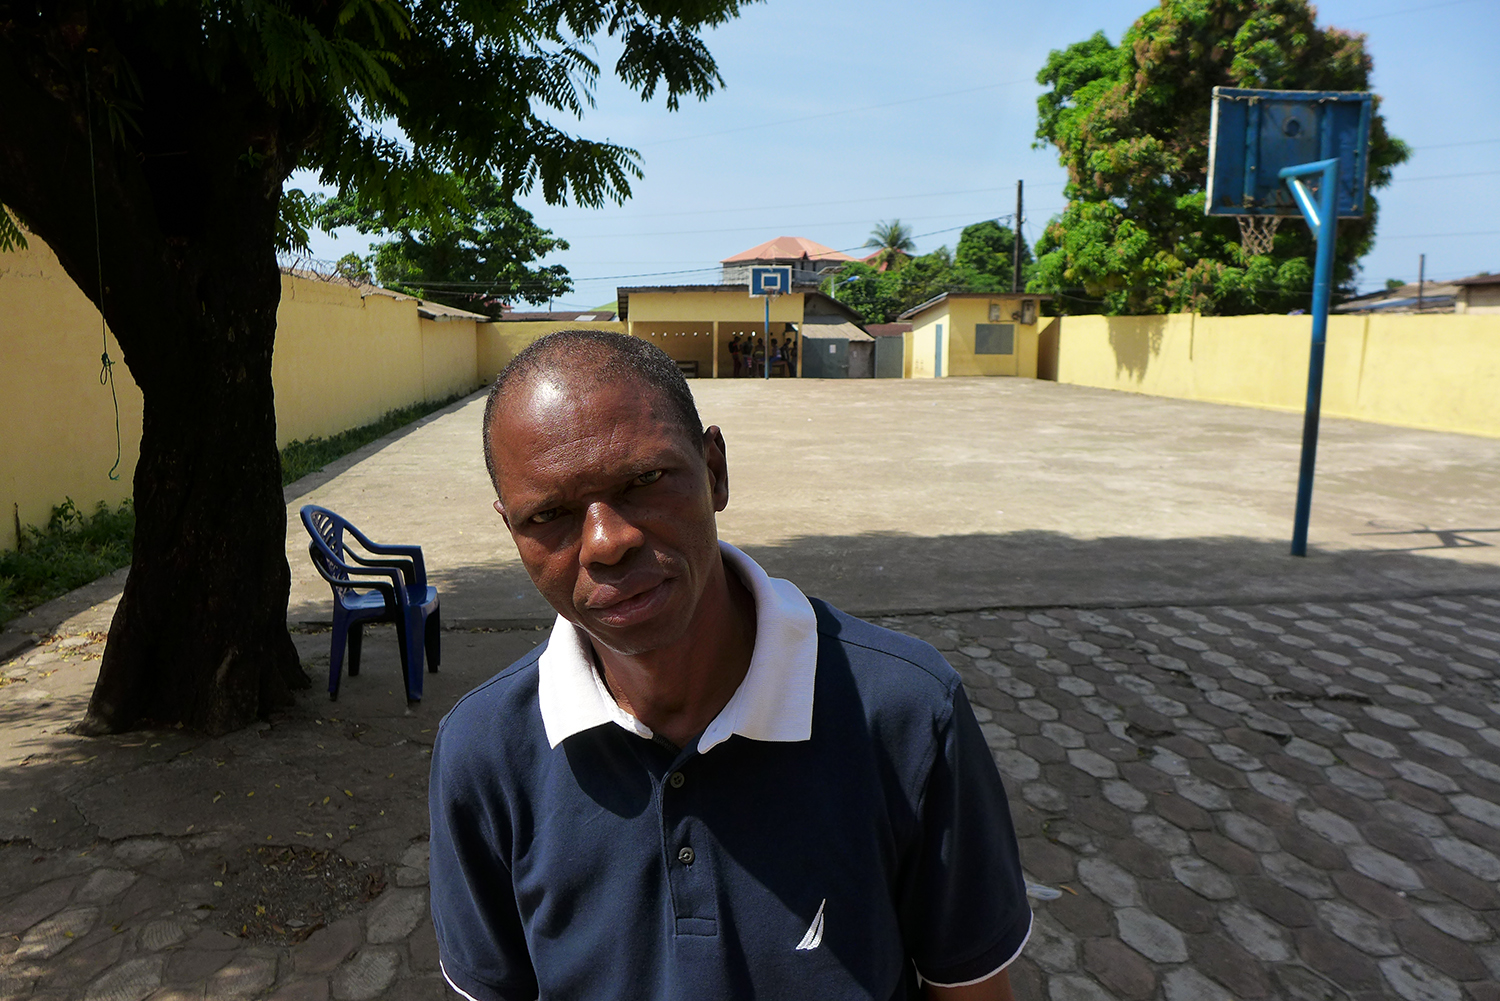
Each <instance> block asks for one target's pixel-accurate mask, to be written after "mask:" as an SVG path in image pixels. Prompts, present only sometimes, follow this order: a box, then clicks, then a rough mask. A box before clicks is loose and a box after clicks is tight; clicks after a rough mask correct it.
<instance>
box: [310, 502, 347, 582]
mask: <svg viewBox="0 0 1500 1001" xmlns="http://www.w3.org/2000/svg"><path fill="white" fill-rule="evenodd" d="M348 524H349V523H348V522H347V521H346V520H344V519H343V518H341V517H339V516H338V515H337V514H335V513H334V512H332V511H330V510H328V509H327V508H326V507H318V506H317V505H316V504H308V505H305V506H304V507H303V508H302V527H303V528H305V529H307V534H308V535H309V536H311V537H312V542H313V544H312V545H311V546H310V547H308V552H309V554H310V555H311V556H312V558H313V560H314V561H315V562H316V563H317V564H318V565H319V566H320V567H322V568H323V570H324V571H325V572H326V573H327V575H328V576H329V577H332V578H334V579H336V580H348V579H349V574H348V573H347V572H346V571H345V570H344V528H345V526H347V525H348ZM334 586H335V587H337V586H338V585H334Z"/></svg>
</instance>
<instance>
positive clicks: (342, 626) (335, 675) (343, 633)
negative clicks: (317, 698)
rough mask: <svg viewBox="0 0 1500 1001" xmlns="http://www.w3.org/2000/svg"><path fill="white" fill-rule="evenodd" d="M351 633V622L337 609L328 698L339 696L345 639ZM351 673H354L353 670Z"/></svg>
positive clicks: (334, 614)
mask: <svg viewBox="0 0 1500 1001" xmlns="http://www.w3.org/2000/svg"><path fill="white" fill-rule="evenodd" d="M348 634H349V624H348V623H347V622H346V621H345V620H344V617H343V616H342V615H340V614H339V613H338V611H337V610H335V611H334V613H333V642H332V644H331V646H330V647H329V650H328V698H329V700H330V701H337V700H338V697H339V675H340V673H341V671H342V669H343V666H344V641H345V639H346V638H347V637H348ZM349 673H351V674H353V673H354V672H353V671H350V672H349Z"/></svg>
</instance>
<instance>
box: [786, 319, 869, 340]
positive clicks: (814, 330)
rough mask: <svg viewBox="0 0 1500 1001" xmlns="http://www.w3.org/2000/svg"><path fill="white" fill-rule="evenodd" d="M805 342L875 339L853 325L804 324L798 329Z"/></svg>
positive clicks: (842, 323) (846, 323)
mask: <svg viewBox="0 0 1500 1001" xmlns="http://www.w3.org/2000/svg"><path fill="white" fill-rule="evenodd" d="M798 332H799V333H801V334H802V338H803V340H818V341H873V340H874V339H875V338H873V337H871V336H870V335H869V334H867V333H865V332H864V331H863V330H860V329H859V328H858V327H856V326H855V325H854V324H852V323H848V322H841V323H804V324H802V326H801V327H799V328H798Z"/></svg>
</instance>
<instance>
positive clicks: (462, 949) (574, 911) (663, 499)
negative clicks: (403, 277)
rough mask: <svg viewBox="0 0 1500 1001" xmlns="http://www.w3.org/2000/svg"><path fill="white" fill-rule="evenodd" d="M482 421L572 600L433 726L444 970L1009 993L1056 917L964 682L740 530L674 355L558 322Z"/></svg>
mask: <svg viewBox="0 0 1500 1001" xmlns="http://www.w3.org/2000/svg"><path fill="white" fill-rule="evenodd" d="M484 431H485V458H486V461H487V463H488V465H489V470H490V474H491V478H492V480H493V482H494V484H495V488H496V493H497V495H498V499H497V500H496V501H495V509H496V510H497V511H498V512H499V513H500V515H501V517H502V518H503V519H504V521H505V525H506V527H507V528H508V529H509V530H510V533H511V537H512V539H514V541H515V544H516V547H517V549H518V551H519V553H520V556H521V559H522V561H523V563H524V564H525V565H526V569H527V571H528V572H529V573H530V574H531V578H532V580H533V581H534V582H535V584H536V586H537V588H538V589H539V590H540V591H541V593H542V595H543V596H544V597H546V599H547V601H548V602H549V603H550V604H551V605H552V607H553V608H555V609H556V610H557V613H558V618H557V623H556V625H555V626H554V627H553V630H552V634H551V637H550V639H549V640H548V642H547V644H546V645H545V647H543V648H539V649H538V650H536V651H533V652H532V653H531V654H529V655H527V656H526V657H523V658H522V659H521V660H519V661H517V662H516V663H515V664H512V665H511V666H510V667H508V668H506V669H505V670H504V671H502V672H501V673H500V674H498V675H496V676H495V677H494V678H493V679H492V680H490V681H489V682H487V683H486V684H484V685H482V686H480V687H479V688H477V689H475V690H474V691H473V692H471V693H470V694H469V695H467V696H466V697H465V698H464V699H463V700H462V701H460V702H459V704H458V705H457V706H455V707H454V709H453V711H452V712H451V713H449V715H448V716H447V718H446V719H445V720H444V721H443V723H442V725H441V727H440V728H439V732H438V737H437V740H436V743H435V744H434V746H433V756H432V783H431V790H430V807H431V817H432V842H431V857H432V865H431V873H432V909H433V920H434V924H435V926H436V929H437V935H438V944H439V953H440V956H441V960H442V966H443V971H444V974H445V975H446V976H447V978H448V980H449V982H450V983H451V984H452V985H453V986H454V987H455V988H456V989H458V990H459V991H460V992H461V993H463V994H464V995H465V996H467V997H471V998H476V999H479V1001H495V999H507V1001H508V999H527V1001H531V999H534V998H537V997H541V998H559V999H572V998H577V999H586V1001H607V999H622V1001H623V999H640V1001H670V999H689V998H691V999H695V1001H696V999H720V998H752V997H753V998H771V999H783V998H816V999H844V998H872V999H876V1001H887V999H909V998H919V997H925V998H927V999H929V1001H936V999H953V1001H968V999H984V1001H1000V999H1009V998H1010V997H1011V993H1010V987H1009V980H1008V976H1007V974H1006V973H1005V972H1004V967H1005V966H1006V965H1007V964H1009V962H1010V961H1011V960H1012V959H1013V958H1014V957H1015V955H1016V954H1017V953H1018V952H1019V951H1020V948H1021V946H1022V945H1023V944H1024V942H1025V940H1026V938H1027V936H1028V934H1029V932H1030V922H1031V912H1030V910H1029V908H1028V907H1027V904H1026V899H1025V886H1024V882H1023V879H1022V876H1021V868H1020V863H1019V860H1018V858H1017V853H1016V842H1015V836H1014V833H1013V831H1012V829H1011V824H1010V815H1009V812H1008V808H1007V805H1006V800H1005V793H1004V790H1003V789H1002V787H1001V784H1000V778H999V775H998V773H997V772H996V770H995V765H994V762H993V760H992V759H991V757H990V754H989V749H988V747H987V746H986V745H985V742H984V740H983V738H982V736H981V734H980V732H979V727H978V724H977V723H976V722H975V720H974V716H973V713H972V712H971V710H970V708H969V704H968V701H967V700H966V698H965V696H964V692H963V687H962V685H961V684H960V683H959V679H958V675H957V674H956V673H955V672H954V671H953V669H952V668H951V667H949V665H948V664H947V663H946V662H945V661H944V660H943V659H942V657H941V656H940V655H939V654H938V653H937V651H935V650H933V649H932V648H931V647H929V646H927V645H926V644H924V643H921V642H919V641H917V640H914V639H911V638H909V637H905V636H900V635H898V634H895V633H891V632H888V631H886V630H882V629H879V628H876V627H874V626H871V625H869V624H867V623H865V622H861V621H859V620H857V619H854V618H852V617H850V616H848V615H845V614H843V613H842V612H839V611H837V610H836V609H834V608H832V607H830V606H828V605H826V604H824V603H823V602H820V601H809V599H808V598H806V597H804V596H803V595H802V593H801V592H800V591H798V590H797V588H796V587H795V586H793V585H792V584H791V583H790V582H788V581H784V580H775V579H772V578H770V577H768V576H767V575H766V574H765V572H764V571H763V570H761V568H760V567H759V566H757V565H756V564H755V563H754V562H753V561H752V560H751V559H750V558H749V557H747V556H745V555H744V554H743V553H741V552H740V551H739V550H737V549H735V548H733V547H732V546H728V545H725V544H721V543H720V542H719V541H718V536H717V530H716V528H715V515H716V514H717V512H719V511H722V510H723V509H724V508H725V506H726V505H727V504H728V502H729V474H728V463H727V459H726V449H725V442H724V437H723V435H722V434H721V433H720V431H719V429H718V428H716V427H710V428H708V429H707V430H706V431H705V430H704V429H703V426H702V423H701V421H700V419H699V417H698V413H697V409H696V407H695V406H694V403H693V398H692V394H691V392H690V391H689V389H688V386H687V383H686V382H685V381H684V380H683V378H682V375H681V373H680V372H679V371H678V369H677V366H676V365H675V364H674V363H673V362H672V361H671V359H670V358H668V357H667V356H666V355H665V354H664V353H662V352H661V351H659V350H658V349H656V348H655V347H653V346H651V345H650V344H648V343H646V342H644V341H641V340H638V339H635V338H631V337H628V336H625V335H622V334H613V333H604V332H599V331H568V332H563V333H559V334H553V335H550V336H548V337H546V338H543V339H541V340H539V341H537V342H536V343H535V344H533V345H532V346H531V347H529V348H527V349H526V350H525V351H524V352H522V353H521V354H520V355H519V356H517V357H516V359H515V360H514V361H513V362H511V364H510V365H509V366H507V367H506V370H505V371H504V372H502V373H501V375H500V377H499V378H498V379H497V380H496V382H495V386H494V388H493V389H492V391H491V393H490V398H489V401H488V403H487V405H486V412H485V424H484Z"/></svg>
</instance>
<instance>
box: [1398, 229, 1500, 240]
mask: <svg viewBox="0 0 1500 1001" xmlns="http://www.w3.org/2000/svg"><path fill="white" fill-rule="evenodd" d="M1454 236H1500V229H1480V230H1471V231H1469V232H1467V233H1404V234H1402V235H1401V236H1384V235H1380V234H1377V235H1376V239H1377V240H1446V239H1448V238H1449V237H1454Z"/></svg>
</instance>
